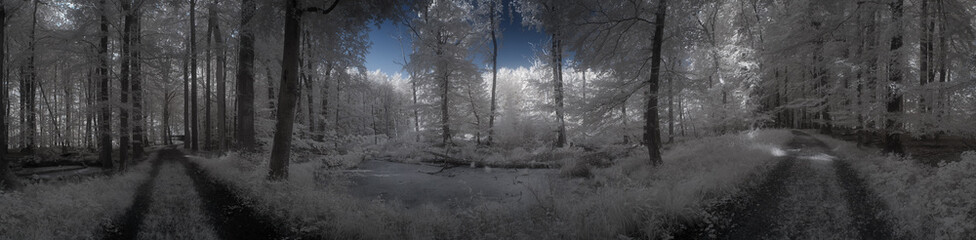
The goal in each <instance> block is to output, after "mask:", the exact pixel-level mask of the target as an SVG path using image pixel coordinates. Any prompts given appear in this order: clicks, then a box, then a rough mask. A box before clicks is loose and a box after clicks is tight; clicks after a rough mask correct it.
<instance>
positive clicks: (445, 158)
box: [421, 151, 559, 169]
mask: <svg viewBox="0 0 976 240" xmlns="http://www.w3.org/2000/svg"><path fill="white" fill-rule="evenodd" d="M424 152H426V153H428V154H430V155H434V156H436V157H439V158H440V159H425V160H421V162H425V163H440V164H445V165H453V166H455V167H457V166H473V167H479V168H480V167H490V168H532V169H545V168H558V167H559V166H558V165H557V164H554V163H542V162H513V163H494V162H492V163H489V162H483V161H475V160H466V159H462V158H458V157H454V156H451V155H447V154H443V153H439V152H433V151H424Z"/></svg>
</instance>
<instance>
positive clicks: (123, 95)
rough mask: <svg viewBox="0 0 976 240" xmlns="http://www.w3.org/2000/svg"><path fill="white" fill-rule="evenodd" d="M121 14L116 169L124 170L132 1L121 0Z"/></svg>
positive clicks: (126, 159) (125, 161) (129, 87)
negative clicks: (117, 157)
mask: <svg viewBox="0 0 976 240" xmlns="http://www.w3.org/2000/svg"><path fill="white" fill-rule="evenodd" d="M122 15H123V16H124V17H123V23H122V24H123V25H122V41H121V45H122V52H121V54H120V62H121V64H122V66H121V67H120V68H119V69H120V70H119V75H120V76H119V88H120V89H121V90H120V91H119V102H120V104H119V167H118V170H119V171H120V172H121V171H125V170H126V168H127V167H128V164H127V163H128V161H129V146H130V144H131V142H130V141H131V139H129V137H130V134H131V132H129V124H130V122H129V121H130V119H129V112H130V111H131V110H132V109H131V107H130V106H129V90H130V89H131V85H130V83H129V78H130V77H131V75H130V71H131V69H130V68H131V66H132V65H131V61H132V55H130V54H131V48H132V30H133V24H134V22H133V19H134V18H133V14H132V2H131V1H130V0H122Z"/></svg>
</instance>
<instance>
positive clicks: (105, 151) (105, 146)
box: [98, 0, 114, 169]
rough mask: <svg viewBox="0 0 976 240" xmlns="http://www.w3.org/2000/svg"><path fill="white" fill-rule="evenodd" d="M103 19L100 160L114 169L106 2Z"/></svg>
mask: <svg viewBox="0 0 976 240" xmlns="http://www.w3.org/2000/svg"><path fill="white" fill-rule="evenodd" d="M99 6H100V7H101V17H100V20H99V30H100V31H99V33H100V34H99V41H98V61H99V64H98V78H99V82H98V108H99V116H98V145H99V148H100V151H99V154H98V159H99V161H100V162H101V163H102V167H103V168H106V169H114V168H113V166H114V165H113V161H112V123H111V122H110V121H111V118H112V110H111V108H110V104H109V89H108V25H109V23H108V12H107V11H108V6H106V4H105V0H100V1H99Z"/></svg>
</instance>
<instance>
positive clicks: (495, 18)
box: [482, 0, 565, 146]
mask: <svg viewBox="0 0 976 240" xmlns="http://www.w3.org/2000/svg"><path fill="white" fill-rule="evenodd" d="M482 5H484V3H483V2H482ZM497 5H498V1H496V0H489V2H488V12H487V14H488V31H489V32H490V34H491V110H490V112H489V114H488V145H489V146H490V145H491V144H492V142H493V141H494V136H495V115H496V113H495V112H496V109H497V108H498V101H497V100H496V96H495V95H496V94H495V92H496V90H497V85H498V36H497V35H498V34H499V33H498V28H499V26H498V25H499V23H500V20H499V15H500V14H501V13H503V12H504V7H498V6H497ZM564 134H565V133H564Z"/></svg>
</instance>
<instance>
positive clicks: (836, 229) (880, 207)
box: [677, 130, 892, 239]
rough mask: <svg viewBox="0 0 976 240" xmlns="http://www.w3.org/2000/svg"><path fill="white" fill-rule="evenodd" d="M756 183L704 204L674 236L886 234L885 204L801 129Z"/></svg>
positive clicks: (850, 236) (846, 236)
mask: <svg viewBox="0 0 976 240" xmlns="http://www.w3.org/2000/svg"><path fill="white" fill-rule="evenodd" d="M793 134H794V139H793V140H792V141H791V142H790V143H789V144H788V147H789V148H792V149H791V152H792V153H791V154H790V156H789V157H787V158H785V159H782V160H780V162H778V163H777V164H776V165H775V166H774V167H773V169H772V170H770V171H769V172H768V173H767V174H766V176H764V177H762V182H761V183H760V184H758V185H757V186H756V187H753V188H750V189H745V190H744V191H743V194H741V195H739V196H737V197H734V198H732V199H729V200H726V201H723V202H721V203H719V204H716V205H714V206H713V207H710V208H709V209H708V210H706V212H707V213H708V214H709V215H711V217H710V218H709V220H708V222H709V223H711V224H708V223H705V224H699V225H700V226H697V229H692V230H690V232H693V234H688V233H685V234H684V235H681V236H677V238H678V239H703V238H710V239H830V238H833V239H891V237H892V234H891V227H890V225H889V223H888V222H887V220H886V219H885V217H884V215H883V213H884V212H885V205H884V204H883V203H882V201H881V200H880V198H878V197H877V196H876V195H875V194H873V193H872V192H871V191H870V190H869V189H867V186H866V185H865V183H864V181H863V180H862V179H861V178H860V177H859V176H858V174H857V173H856V172H855V171H854V170H853V169H851V168H850V166H849V163H847V162H846V160H843V159H836V158H835V157H834V156H833V155H834V154H833V152H832V151H830V149H828V147H827V145H826V144H825V143H824V142H822V141H820V140H819V139H816V138H815V137H814V136H811V135H809V134H807V133H804V132H802V131H796V130H794V131H793Z"/></svg>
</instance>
